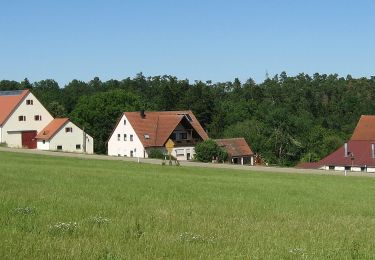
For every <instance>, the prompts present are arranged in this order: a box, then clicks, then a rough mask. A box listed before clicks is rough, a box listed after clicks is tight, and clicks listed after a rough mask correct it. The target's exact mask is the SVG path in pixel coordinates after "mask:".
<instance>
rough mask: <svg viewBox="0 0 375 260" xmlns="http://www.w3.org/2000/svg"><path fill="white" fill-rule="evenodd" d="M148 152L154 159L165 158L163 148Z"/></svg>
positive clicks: (149, 156)
mask: <svg viewBox="0 0 375 260" xmlns="http://www.w3.org/2000/svg"><path fill="white" fill-rule="evenodd" d="M147 153H148V158H152V159H164V156H165V155H164V153H163V152H162V150H160V149H155V148H153V149H150V150H148V151H147Z"/></svg>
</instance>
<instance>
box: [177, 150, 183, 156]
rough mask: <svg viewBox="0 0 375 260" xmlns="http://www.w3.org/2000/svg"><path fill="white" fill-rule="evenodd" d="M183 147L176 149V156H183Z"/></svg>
mask: <svg viewBox="0 0 375 260" xmlns="http://www.w3.org/2000/svg"><path fill="white" fill-rule="evenodd" d="M184 155H185V153H184V149H176V156H184Z"/></svg>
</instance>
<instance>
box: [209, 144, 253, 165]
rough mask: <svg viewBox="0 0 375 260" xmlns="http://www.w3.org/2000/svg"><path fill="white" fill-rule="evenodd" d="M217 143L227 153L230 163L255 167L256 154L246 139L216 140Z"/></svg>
mask: <svg viewBox="0 0 375 260" xmlns="http://www.w3.org/2000/svg"><path fill="white" fill-rule="evenodd" d="M215 142H216V143H217V144H218V145H219V146H220V147H222V148H224V149H225V150H226V151H227V153H228V160H229V162H231V163H234V164H242V165H244V164H249V165H254V153H253V151H252V150H251V148H250V146H249V145H248V144H247V142H246V140H245V139H244V138H229V139H216V140H215Z"/></svg>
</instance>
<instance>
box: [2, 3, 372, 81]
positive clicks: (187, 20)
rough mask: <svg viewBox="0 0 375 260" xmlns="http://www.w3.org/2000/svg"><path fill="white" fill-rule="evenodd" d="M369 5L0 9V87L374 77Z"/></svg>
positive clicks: (58, 5) (23, 5)
mask: <svg viewBox="0 0 375 260" xmlns="http://www.w3.org/2000/svg"><path fill="white" fill-rule="evenodd" d="M374 13H375V1H365V0H363V1H361V0H357V1H355V0H352V1H345V0H341V1H339V0H337V1H336V0H325V1H323V0H315V1H312V0H311V1H309V0H304V1H302V0H294V1H292V0H285V1H277V0H274V1H271V0H263V1H261V0H259V1H251V0H248V1H241V0H232V1H229V0H227V1H221V0H216V1H214V0H200V1H199V0H184V1H182V0H180V1H179V0H159V1H156V0H154V1H152V0H148V1H146V0H137V1H136V0H134V1H126V0H124V1H112V0H108V1H104V0H103V1H95V0H92V1H83V0H82V1H80V0H75V1H71V0H64V1H57V0H49V1H38V0H34V1H28V0H24V1H21V0H0V80H2V79H11V80H17V81H20V80H23V79H24V78H25V77H27V78H29V80H30V81H32V82H33V81H38V80H42V79H47V78H52V79H55V80H56V81H58V82H59V83H60V85H61V86H63V85H64V84H66V83H67V82H69V81H71V80H72V79H80V80H84V81H88V80H90V79H92V78H93V77H95V76H98V77H100V78H101V79H102V80H108V79H111V78H114V79H123V78H126V77H134V76H135V75H136V73H138V72H143V73H144V74H145V75H146V76H154V75H164V74H171V75H175V76H177V77H178V78H180V79H185V78H187V79H189V80H191V81H194V80H203V81H206V80H212V81H214V82H217V81H230V80H233V79H234V78H235V77H238V78H239V79H240V80H241V81H244V80H246V79H248V78H250V77H251V78H253V79H255V80H256V82H262V81H263V80H264V78H265V74H266V71H268V73H269V74H270V75H274V74H276V73H280V72H282V71H286V72H287V73H288V75H295V74H298V73H300V72H305V73H309V74H313V73H315V72H319V73H327V74H328V73H338V74H339V75H341V76H346V75H347V74H351V75H352V76H354V77H362V76H366V77H369V76H372V75H375V48H374V46H375V29H374V26H375V15H374Z"/></svg>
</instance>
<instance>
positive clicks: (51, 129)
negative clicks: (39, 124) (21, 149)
mask: <svg viewBox="0 0 375 260" xmlns="http://www.w3.org/2000/svg"><path fill="white" fill-rule="evenodd" d="M68 122H69V118H55V119H53V120H52V121H51V122H50V123H49V124H48V125H47V126H46V127H45V128H44V129H43V130H42V131H40V132H39V133H38V134H37V136H36V137H35V138H36V139H38V140H50V139H51V138H52V137H53V136H54V135H55V134H56V133H57V132H58V131H59V130H60V129H61V128H62V127H63V126H64V125H65V124H66V123H68Z"/></svg>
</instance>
